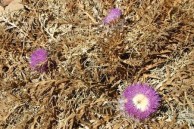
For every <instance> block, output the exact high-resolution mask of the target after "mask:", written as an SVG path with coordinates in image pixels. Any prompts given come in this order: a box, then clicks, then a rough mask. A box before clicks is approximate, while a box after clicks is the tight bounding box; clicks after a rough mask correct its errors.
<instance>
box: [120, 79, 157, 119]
mask: <svg viewBox="0 0 194 129" xmlns="http://www.w3.org/2000/svg"><path fill="white" fill-rule="evenodd" d="M123 98H124V99H125V101H124V110H125V111H126V113H127V114H128V115H129V116H132V117H134V118H137V119H140V120H142V119H145V118H147V117H149V116H150V115H151V114H152V113H153V112H155V111H156V110H157V108H158V106H159V101H160V97H159V95H158V93H157V92H156V91H155V90H154V89H153V88H152V87H150V86H148V85H147V84H141V83H137V84H133V85H131V86H128V87H127V88H126V89H125V90H124V93H123Z"/></svg>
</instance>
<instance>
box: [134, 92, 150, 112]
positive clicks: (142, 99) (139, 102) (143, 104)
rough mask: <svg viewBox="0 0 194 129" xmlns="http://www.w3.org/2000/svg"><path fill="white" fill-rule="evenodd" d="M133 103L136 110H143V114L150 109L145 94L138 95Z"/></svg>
mask: <svg viewBox="0 0 194 129" xmlns="http://www.w3.org/2000/svg"><path fill="white" fill-rule="evenodd" d="M132 101H133V103H134V105H135V106H136V108H137V109H139V110H141V111H142V112H144V111H145V110H146V109H147V108H148V104H149V100H148V98H147V97H146V96H145V95H143V94H137V95H136V96H135V97H134V98H133V100H132Z"/></svg>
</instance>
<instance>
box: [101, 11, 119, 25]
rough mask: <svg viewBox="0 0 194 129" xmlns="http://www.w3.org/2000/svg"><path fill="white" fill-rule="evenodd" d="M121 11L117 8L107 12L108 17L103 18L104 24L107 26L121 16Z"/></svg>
mask: <svg viewBox="0 0 194 129" xmlns="http://www.w3.org/2000/svg"><path fill="white" fill-rule="evenodd" d="M121 14H122V13H121V10H120V9H118V8H114V9H111V10H109V13H108V15H107V16H106V17H105V18H104V24H109V23H111V22H113V21H115V20H116V19H118V18H119V17H120V16H121Z"/></svg>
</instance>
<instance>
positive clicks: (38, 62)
mask: <svg viewBox="0 0 194 129" xmlns="http://www.w3.org/2000/svg"><path fill="white" fill-rule="evenodd" d="M47 57H48V54H47V51H46V50H45V49H42V48H38V49H36V50H35V51H33V52H32V54H31V56H30V66H31V68H32V69H34V70H37V71H40V72H43V71H46V69H47V68H46V64H47Z"/></svg>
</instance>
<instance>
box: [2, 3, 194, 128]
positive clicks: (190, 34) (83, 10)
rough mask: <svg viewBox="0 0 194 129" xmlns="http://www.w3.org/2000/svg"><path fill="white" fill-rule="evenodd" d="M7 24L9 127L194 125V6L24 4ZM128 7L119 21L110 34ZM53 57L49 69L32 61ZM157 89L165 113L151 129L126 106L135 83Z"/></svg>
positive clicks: (5, 124) (5, 118) (5, 107)
mask: <svg viewBox="0 0 194 129" xmlns="http://www.w3.org/2000/svg"><path fill="white" fill-rule="evenodd" d="M23 5H25V8H24V9H22V10H19V11H17V12H15V13H11V14H4V15H2V16H0V105H1V107H0V127H1V128H2V129H12V128H13V129H24V128H25V129H28V128H29V129H30V128H31V129H34V128H36V129H51V128H53V129H66V128H67V129H69V128H77V129H78V128H80V129H81V128H84V129H87V128H89V129H95V128H101V129H104V128H105V129H112V128H113V129H123V128H128V129H144V128H145V129H146V128H153V129H159V128H161V129H188V128H192V127H194V121H193V120H194V96H193V93H194V15H193V14H194V2H193V1H192V0H174V1H173V2H169V1H168V0H145V1H139V0H124V1H123V2H119V1H115V2H112V0H92V1H90V0H85V1H79V0H48V1H47V2H45V1H34V0H23ZM114 6H116V7H119V8H120V9H121V10H122V12H123V16H122V17H121V19H120V20H119V21H118V23H116V24H114V25H111V26H103V25H102V23H101V21H102V19H103V17H104V16H105V15H106V13H107V10H108V9H110V8H112V7H114ZM39 47H43V48H45V49H47V50H48V51H49V55H50V56H49V65H50V71H49V73H47V74H39V73H37V72H35V71H31V70H30V68H29V55H30V53H31V52H32V51H33V50H34V49H36V48H39ZM138 81H141V82H147V83H149V84H151V85H152V86H153V87H154V88H155V89H156V90H157V91H158V92H159V94H160V95H161V96H162V102H161V107H160V108H159V110H158V112H157V113H156V114H154V115H153V116H152V117H151V118H150V119H147V120H145V121H142V122H138V121H134V120H132V119H131V118H128V117H125V116H124V115H123V113H122V112H120V111H119V108H118V102H117V100H118V99H119V97H120V95H121V93H122V91H123V89H124V88H125V87H126V86H127V85H129V84H131V83H134V82H138Z"/></svg>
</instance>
